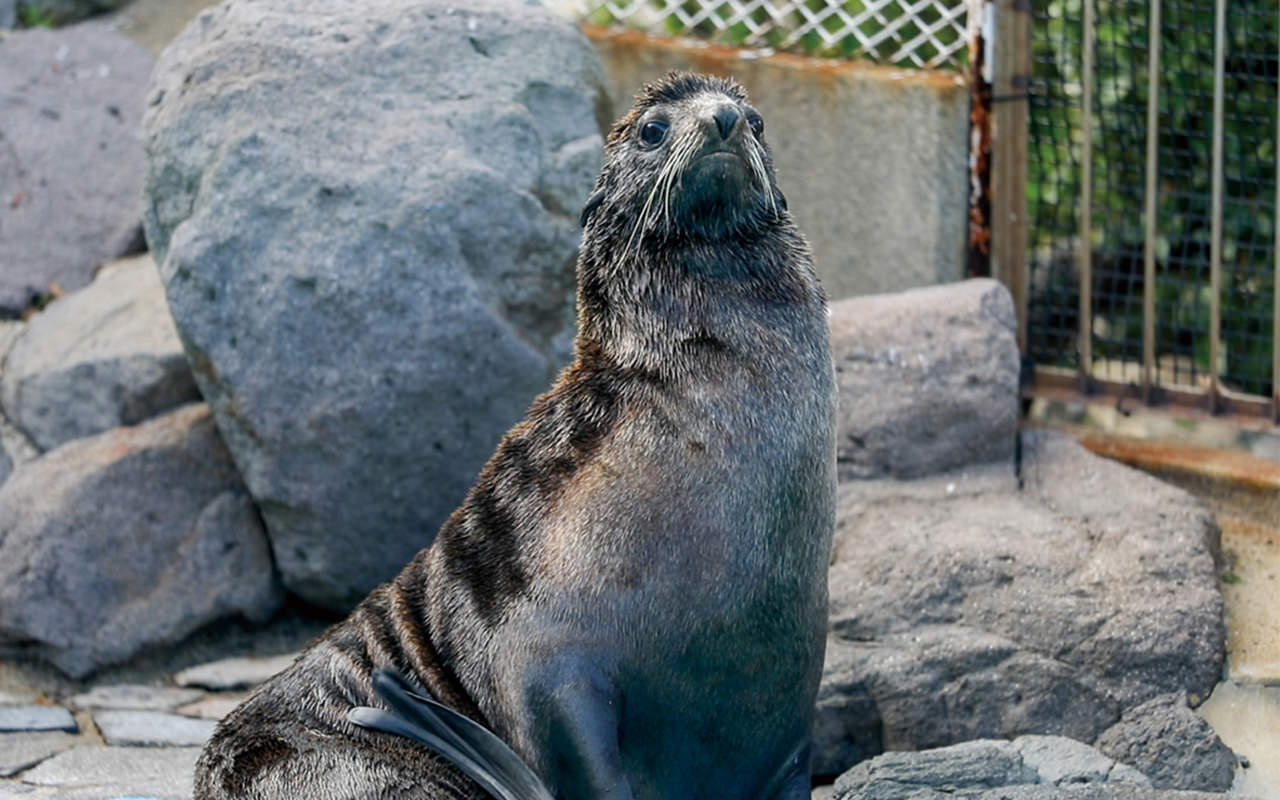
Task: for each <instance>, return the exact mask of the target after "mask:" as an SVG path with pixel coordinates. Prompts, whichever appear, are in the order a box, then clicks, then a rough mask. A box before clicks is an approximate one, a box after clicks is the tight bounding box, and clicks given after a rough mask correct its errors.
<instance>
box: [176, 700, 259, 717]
mask: <svg viewBox="0 0 1280 800" xmlns="http://www.w3.org/2000/svg"><path fill="white" fill-rule="evenodd" d="M246 697H248V695H244V694H228V695H222V694H217V695H213V696H212V697H206V698H204V699H203V700H200V701H197V702H195V703H189V704H187V705H185V706H182V707H180V708H179V709H178V713H179V714H182V715H183V716H186V717H196V718H199V719H212V720H220V719H222V718H223V717H225V716H226V715H228V714H230V713H231V712H232V711H233V710H234V709H235V707H236V706H238V705H240V704H241V703H243V702H244V699H245V698H246Z"/></svg>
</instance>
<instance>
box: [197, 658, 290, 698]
mask: <svg viewBox="0 0 1280 800" xmlns="http://www.w3.org/2000/svg"><path fill="white" fill-rule="evenodd" d="M297 659H298V654H297V653H285V654H284V655H279V656H267V657H263V658H256V657H243V658H224V659H222V660H220V661H211V662H209V663H208V664H200V665H199V666H195V667H189V668H187V669H184V670H182V671H181V672H179V673H177V674H176V675H174V676H173V680H174V682H175V683H177V684H178V685H179V686H199V687H201V688H204V689H212V690H214V691H222V690H226V689H247V688H249V687H252V686H257V685H258V684H260V683H262V682H264V681H266V680H267V679H268V678H270V677H271V676H273V675H275V674H276V673H278V672H283V671H284V670H285V668H287V667H289V666H290V665H292V664H293V662H294V661H296V660H297Z"/></svg>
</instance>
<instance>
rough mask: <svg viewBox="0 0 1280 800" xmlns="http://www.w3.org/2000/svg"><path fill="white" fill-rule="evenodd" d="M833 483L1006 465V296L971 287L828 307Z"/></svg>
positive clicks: (1009, 358)
mask: <svg viewBox="0 0 1280 800" xmlns="http://www.w3.org/2000/svg"><path fill="white" fill-rule="evenodd" d="M831 351H832V355H833V357H834V358H835V364H836V377H837V380H838V382H839V385H840V416H839V424H838V438H837V448H838V450H837V462H838V468H839V474H840V479H841V480H848V479H851V478H883V477H894V478H914V477H920V476H924V475H932V474H935V473H939V472H945V471H947V470H951V469H956V468H959V467H964V466H968V465H972V464H981V463H987V462H991V461H999V460H1008V459H1009V458H1010V457H1012V455H1013V447H1014V438H1015V436H1016V433H1017V430H1018V370H1019V362H1018V345H1017V322H1016V320H1015V319H1014V314H1013V301H1012V300H1011V299H1010V297H1009V292H1008V290H1006V289H1005V288H1004V287H1003V286H1002V285H1001V284H999V283H997V282H996V281H993V280H986V279H983V280H971V281H965V282H963V283H957V284H951V285H946V286H931V287H928V288H924V289H913V290H910V291H906V292H900V293H896V294H886V295H874V296H869V297H855V298H850V299H848V300H841V301H840V302H838V303H834V304H832V306H831Z"/></svg>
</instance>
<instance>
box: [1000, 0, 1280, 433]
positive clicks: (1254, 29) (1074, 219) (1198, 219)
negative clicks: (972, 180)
mask: <svg viewBox="0 0 1280 800" xmlns="http://www.w3.org/2000/svg"><path fill="white" fill-rule="evenodd" d="M1025 2H1026V0H1012V2H1009V4H1008V7H1009V8H1010V9H1011V10H1013V11H1015V12H1019V11H1020V12H1022V14H1021V16H1023V17H1025V16H1026V11H1027V10H1028V9H1027V6H1026V4H1025ZM1000 8H1001V9H1003V8H1005V0H1001V2H1000ZM1029 10H1030V12H1031V13H1030V17H1031V19H1030V29H1031V30H1030V37H1029V39H1030V42H1029V49H1028V50H1027V51H1026V52H1025V53H1022V54H1020V55H1021V56H1022V60H1023V62H1024V63H1026V62H1029V64H1027V67H1028V68H1029V74H1026V73H1024V75H1023V76H1022V79H1021V83H1019V76H1017V75H1016V72H1017V69H1016V67H1010V66H1009V63H1015V62H1017V61H1018V60H1019V59H1018V58H1017V56H1018V55H1019V53H1017V52H1016V45H1017V40H1016V38H1015V39H1013V40H1009V39H1001V38H1000V37H999V36H997V39H996V41H997V46H998V48H999V43H1000V42H1001V41H1005V42H1009V43H1010V44H1011V45H1013V46H1011V47H1008V48H1006V51H1007V52H1008V53H1009V54H1010V55H1009V58H1010V62H1009V63H1006V65H1005V70H1004V71H1005V72H1010V71H1012V72H1013V73H1015V74H1014V75H1013V77H1012V78H1010V79H1009V81H1007V85H1006V87H1005V88H1004V90H1003V91H1004V94H1005V97H1006V98H1007V99H1013V100H1015V101H1018V100H1020V101H1022V102H1012V103H1008V104H1007V106H1008V107H1009V108H1010V109H1016V108H1017V107H1019V106H1021V107H1022V108H1023V109H1025V110H1026V113H1027V114H1028V115H1029V120H1028V122H1027V124H1026V127H1025V128H1024V130H1026V132H1027V138H1026V140H1025V144H1024V145H1023V146H1025V147H1026V151H1027V152H1026V160H1025V162H1024V164H1025V169H1026V183H1025V186H1026V197H1025V209H1026V214H1025V218H1024V219H1025V230H1022V231H1019V230H1018V229H1019V228H1020V227H1022V226H1021V225H1019V224H1017V223H1018V222H1020V221H1022V219H1020V218H1019V216H1018V214H1017V213H1016V209H1017V207H1018V205H1019V204H1020V202H1021V200H1022V198H1015V201H1014V204H1013V205H1009V202H1008V201H1006V202H1005V204H1004V208H1005V209H1006V212H1007V213H1006V214H1005V215H1004V216H1003V217H1002V216H1001V215H1000V214H998V213H997V214H994V215H993V223H994V224H993V234H994V235H995V236H996V241H995V242H993V256H994V257H995V261H997V262H998V263H997V264H996V265H995V267H996V270H997V273H998V274H1001V275H1002V276H1005V279H1006V280H1007V281H1009V282H1010V283H1011V285H1012V287H1013V288H1014V290H1015V295H1021V296H1020V297H1019V301H1020V304H1022V308H1023V309H1024V311H1023V330H1022V331H1021V334H1020V335H1021V337H1022V339H1023V344H1024V351H1023V352H1024V354H1026V355H1027V356H1029V357H1030V359H1031V360H1032V361H1034V363H1035V365H1036V369H1035V376H1034V379H1033V387H1034V388H1033V392H1044V391H1052V390H1054V389H1068V388H1069V389H1071V390H1074V391H1082V392H1084V393H1086V394H1094V393H1099V392H1105V393H1109V394H1115V395H1119V396H1121V397H1123V396H1125V395H1128V396H1132V397H1134V398H1135V399H1141V400H1144V401H1146V402H1148V403H1152V404H1162V403H1177V404H1190V405H1196V406H1200V407H1202V408H1205V409H1207V410H1209V411H1212V412H1214V413H1230V414H1236V415H1249V416H1255V417H1256V416H1263V417H1266V418H1268V419H1270V420H1271V421H1272V422H1280V346H1278V344H1277V342H1278V341H1280V280H1277V274H1278V273H1280V249H1277V240H1278V237H1277V225H1278V224H1280V220H1278V219H1277V208H1280V181H1278V180H1277V168H1278V166H1280V160H1278V159H1277V148H1278V137H1280V82H1278V80H1277V75H1278V73H1280V29H1278V28H1280V26H1278V24H1277V21H1278V18H1280V13H1278V12H1277V7H1276V3H1275V0H1150V2H1147V1H1146V0H1033V2H1032V4H1031V7H1030V9H1029ZM1007 16H1013V15H1012V14H1011V15H1007ZM999 57H1000V56H999V53H997V59H999ZM1001 91H1002V90H1001V87H1000V86H999V85H998V84H997V85H996V86H995V87H993V95H994V96H993V98H992V107H993V110H994V116H995V118H996V125H997V129H998V130H1002V131H1003V132H1005V135H1004V136H999V135H998V136H997V137H996V138H997V144H996V151H995V152H994V154H993V161H994V164H993V170H994V172H993V176H992V181H993V186H994V187H995V189H994V192H995V194H996V198H995V201H994V202H995V204H996V205H1000V202H999V200H1000V198H999V196H998V195H999V192H1000V191H1001V189H1000V181H1001V180H1002V178H1003V177H1005V176H1009V177H1016V175H1015V174H1014V171H1015V168H1014V167H1006V168H1005V176H1001V175H1000V174H999V172H1000V170H1001V165H1002V164H1009V163H1015V162H1016V159H1017V158H1018V157H1019V156H1020V153H1017V152H1016V150H1017V146H1016V145H1010V144H1008V143H1009V142H1010V141H1014V140H1016V138H1017V137H1016V136H1015V135H1014V133H1013V132H1015V131H1016V130H1017V129H1018V128H1019V127H1020V125H1019V124H1018V120H1017V119H1016V116H1014V112H1013V111H1011V110H1009V109H1007V108H1006V105H1002V104H1001V100H1002V96H1001ZM1001 139H1003V140H1005V142H1006V144H1005V146H1006V147H1013V149H1014V151H1015V152H1014V153H1013V154H1012V155H1006V156H1004V157H1003V160H1002V156H1001V154H1000V152H999V147H1000V146H1001V145H1000V140H1001ZM1010 209H1013V210H1010ZM1002 220H1006V221H1007V220H1013V221H1014V223H1015V224H1012V225H1009V224H1003V225H1002ZM1002 228H1003V231H1002ZM1010 231H1012V232H1014V233H1015V234H1016V235H1018V236H1025V245H1022V244H1021V243H1019V242H1017V241H1016V238H1015V243H1014V244H1013V245H1012V246H1011V245H1009V244H1008V237H1009V235H1010ZM1001 241H1003V242H1004V244H1003V247H1005V248H1006V250H1005V252H1006V255H1005V256H1004V258H1003V263H999V262H1001V261H1002V259H1001V257H1000V255H999V254H1000V252H1001V250H1000V248H1001V246H1002V245H1001ZM1010 247H1013V248H1014V252H1012V253H1010V252H1009V250H1008V248H1010ZM1019 248H1021V249H1020V251H1019ZM1023 255H1024V256H1025V259H1026V260H1025V271H1024V270H1023V265H1022V264H1021V263H1018V262H1019V261H1020V260H1021V259H1020V258H1019V256H1023ZM1023 280H1025V284H1022V281H1023ZM1020 284H1022V285H1020Z"/></svg>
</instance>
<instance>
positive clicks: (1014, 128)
mask: <svg viewBox="0 0 1280 800" xmlns="http://www.w3.org/2000/svg"><path fill="white" fill-rule="evenodd" d="M988 8H989V9H992V10H994V11H995V12H996V17H995V36H994V41H993V42H989V43H990V44H992V45H993V47H992V49H991V50H990V51H989V53H988V59H987V62H986V65H987V66H988V67H989V68H990V69H991V77H992V83H991V96H992V98H993V102H992V104H991V113H992V126H991V235H992V240H991V270H992V275H994V276H995V277H996V278H998V279H999V280H1000V281H1001V282H1002V283H1004V285H1005V286H1006V287H1008V289H1009V293H1010V294H1011V295H1012V296H1013V303H1014V310H1015V313H1016V314H1017V318H1018V349H1019V350H1020V351H1021V352H1023V353H1025V352H1027V338H1026V337H1027V139H1028V136H1029V131H1028V126H1027V119H1028V112H1029V106H1030V103H1029V101H1028V98H1027V92H1028V89H1029V87H1030V83H1031V6H1030V4H1029V3H1025V2H1022V0H998V2H993V3H992V4H991V5H989V6H988ZM994 98H1000V99H999V100H998V101H997V100H994Z"/></svg>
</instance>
